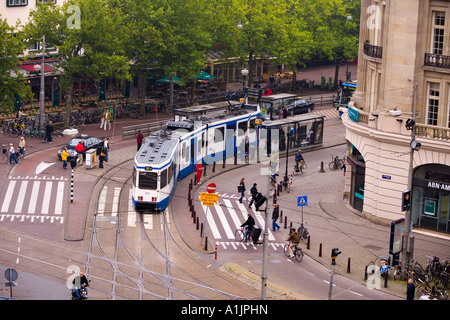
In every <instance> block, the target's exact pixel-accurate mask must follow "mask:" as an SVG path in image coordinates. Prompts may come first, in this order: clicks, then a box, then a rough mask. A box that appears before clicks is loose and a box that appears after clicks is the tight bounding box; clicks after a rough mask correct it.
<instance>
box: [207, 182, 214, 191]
mask: <svg viewBox="0 0 450 320" xmlns="http://www.w3.org/2000/svg"><path fill="white" fill-rule="evenodd" d="M206 191H208V193H214V191H216V184H215V183H210V184H208V186H207V187H206Z"/></svg>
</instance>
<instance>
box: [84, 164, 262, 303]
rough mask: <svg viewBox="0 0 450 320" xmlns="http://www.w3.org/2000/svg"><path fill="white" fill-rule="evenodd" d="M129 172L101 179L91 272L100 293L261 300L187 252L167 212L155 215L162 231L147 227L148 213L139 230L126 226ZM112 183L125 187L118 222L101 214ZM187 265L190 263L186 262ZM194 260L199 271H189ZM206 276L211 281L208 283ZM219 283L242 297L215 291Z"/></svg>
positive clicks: (115, 171) (88, 266)
mask: <svg viewBox="0 0 450 320" xmlns="http://www.w3.org/2000/svg"><path fill="white" fill-rule="evenodd" d="M128 168H129V167H127V166H126V162H125V163H123V164H121V165H120V166H118V167H117V168H115V169H113V170H110V172H108V173H106V174H105V175H103V177H102V178H101V179H100V180H99V181H98V183H100V187H99V188H98V190H97V191H96V197H95V211H94V216H93V222H92V227H91V236H90V241H89V246H88V252H87V259H86V261H87V262H86V274H88V275H89V276H90V277H91V278H93V279H98V280H101V281H102V282H103V284H102V288H101V289H100V292H101V293H103V294H105V293H107V295H108V298H111V299H122V298H127V297H125V296H124V293H123V292H124V291H128V292H129V293H130V294H131V296H132V298H133V299H166V300H171V299H254V298H257V296H258V293H255V292H254V289H253V288H251V289H248V288H245V285H242V283H234V282H233V281H231V280H230V279H226V278H225V277H223V276H221V275H219V274H218V273H217V272H215V271H213V270H211V269H210V268H208V267H205V266H204V265H203V263H202V262H201V261H199V260H198V259H196V258H194V257H193V256H192V255H190V254H189V253H188V252H187V251H186V250H184V249H183V248H182V244H180V243H179V241H180V240H176V238H175V236H174V235H173V233H172V232H171V230H170V223H169V216H168V215H169V212H168V211H167V210H166V211H164V212H162V213H153V214H154V215H156V216H157V215H159V216H160V220H161V228H160V230H158V228H155V229H154V230H148V229H146V228H144V225H145V222H144V215H145V214H149V213H145V212H139V213H137V218H138V219H136V222H137V225H138V227H139V229H138V232H136V229H131V228H127V227H126V226H125V225H122V221H123V220H124V217H122V213H125V212H127V209H126V200H127V199H126V197H124V194H126V193H125V192H124V190H125V187H126V186H128V185H129V181H130V179H131V173H127V170H125V169H128ZM102 180H103V181H102ZM107 185H112V186H114V187H115V188H120V193H119V203H118V206H117V208H118V211H117V212H111V215H112V216H114V217H115V219H112V218H108V219H105V216H100V215H99V214H98V212H97V208H98V204H99V199H100V194H101V191H102V189H103V188H104V187H105V186H107ZM124 207H125V209H124ZM114 222H115V224H116V226H115V227H113V228H111V223H114ZM136 238H137V239H136ZM136 244H137V245H136ZM97 251H98V253H99V254H98V253H97ZM175 261H176V262H175ZM186 261H189V262H190V263H186ZM192 261H194V262H195V264H192V265H193V266H194V268H192V269H191V270H189V271H186V268H187V266H189V264H191V262H192ZM105 264H106V265H107V267H105ZM180 265H182V267H181V266H180ZM198 266H202V268H201V269H200V268H198ZM99 272H100V273H106V274H107V273H109V275H108V277H107V276H103V277H99V276H98V273H99ZM199 273H203V274H202V275H200V274H199ZM211 277H212V278H211ZM201 278H204V279H206V278H209V279H211V280H209V281H208V282H209V283H207V282H206V281H205V280H202V279H201ZM105 279H109V281H106V283H105ZM218 279H219V280H221V282H222V283H221V284H220V285H221V286H225V287H227V286H232V287H233V290H236V289H237V290H238V291H240V294H234V293H231V292H227V290H224V289H221V288H216V286H217V280H218ZM105 284H107V285H108V289H106V288H105ZM124 289H126V290H124Z"/></svg>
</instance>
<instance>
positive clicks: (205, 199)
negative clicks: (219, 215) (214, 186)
mask: <svg viewBox="0 0 450 320" xmlns="http://www.w3.org/2000/svg"><path fill="white" fill-rule="evenodd" d="M200 201H201V202H202V203H203V205H204V206H208V207H213V206H214V204H215V203H217V202H219V194H218V193H208V192H202V193H201V194H200Z"/></svg>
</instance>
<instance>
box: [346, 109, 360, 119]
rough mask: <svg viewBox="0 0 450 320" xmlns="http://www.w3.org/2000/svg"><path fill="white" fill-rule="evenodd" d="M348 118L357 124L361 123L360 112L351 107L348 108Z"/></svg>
mask: <svg viewBox="0 0 450 320" xmlns="http://www.w3.org/2000/svg"><path fill="white" fill-rule="evenodd" d="M348 117H349V118H350V119H351V120H353V121H355V122H359V120H358V117H359V111H358V110H356V109H353V108H350V107H349V108H348Z"/></svg>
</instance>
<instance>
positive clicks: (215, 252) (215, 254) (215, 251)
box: [214, 242, 217, 260]
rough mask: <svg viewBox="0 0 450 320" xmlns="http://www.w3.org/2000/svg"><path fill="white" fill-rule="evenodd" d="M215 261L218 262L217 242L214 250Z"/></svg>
mask: <svg viewBox="0 0 450 320" xmlns="http://www.w3.org/2000/svg"><path fill="white" fill-rule="evenodd" d="M214 260H217V242H216V247H215V249H214Z"/></svg>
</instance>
